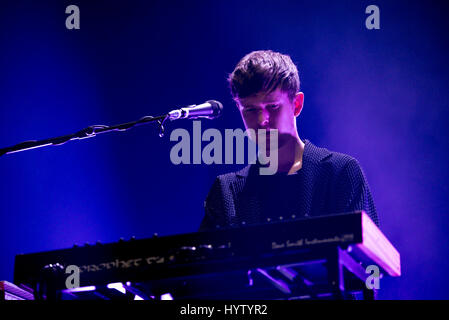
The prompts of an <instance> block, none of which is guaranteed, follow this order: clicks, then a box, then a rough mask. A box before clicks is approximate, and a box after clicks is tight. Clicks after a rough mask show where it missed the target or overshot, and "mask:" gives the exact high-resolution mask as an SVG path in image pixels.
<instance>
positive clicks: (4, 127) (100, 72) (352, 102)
mask: <svg viewBox="0 0 449 320" xmlns="http://www.w3.org/2000/svg"><path fill="white" fill-rule="evenodd" d="M69 4H76V5H78V6H79V7H80V10H81V29H80V30H67V29H66V28H65V19H66V17H67V15H66V14H65V8H66V6H68V5H69ZM370 4H375V5H378V6H379V8H380V26H381V29H380V30H367V29H366V28H365V18H366V17H367V15H366V14H365V8H366V7H367V6H368V5H370ZM448 10H449V5H448V4H447V3H446V2H444V1H440V2H439V1H432V2H426V1H379V0H376V1H354V0H347V1H330V0H329V1H324V0H320V1H295V2H293V1H280V0H277V1H183V2H173V1H158V2H156V1H114V2H112V1H79V0H77V1H61V3H56V2H54V1H3V2H2V4H1V9H0V147H7V146H10V145H13V144H16V143H18V142H22V141H24V140H30V139H44V138H49V137H54V136H59V135H64V134H68V133H72V132H75V131H77V130H79V129H81V128H84V127H86V126H88V125H93V124H106V125H112V124H118V123H123V122H127V121H133V120H137V119H138V118H140V117H142V116H144V115H160V114H163V113H165V112H167V111H169V110H171V109H174V108H175V107H177V106H184V105H189V104H198V103H202V102H204V101H206V100H208V99H216V100H219V101H221V102H222V103H223V104H224V108H225V110H224V115H223V117H222V118H220V119H218V120H215V121H203V122H202V127H203V129H206V128H209V127H215V128H218V129H220V130H221V131H222V132H224V129H225V128H237V127H240V128H243V124H242V121H241V119H240V116H239V113H238V112H237V109H236V108H235V107H234V105H233V103H232V100H231V97H230V95H229V92H228V88H227V84H226V81H225V79H226V76H227V73H229V72H231V71H232V69H233V67H234V66H235V64H236V63H237V62H238V60H239V59H240V58H241V57H242V56H243V55H244V54H246V53H248V52H250V51H252V50H258V49H272V50H276V51H281V52H284V53H288V54H290V55H291V56H292V58H293V60H294V61H295V62H296V63H297V64H298V68H299V71H300V78H301V88H302V91H303V92H304V93H305V107H304V110H303V112H302V114H301V115H300V117H299V119H298V127H299V133H300V137H301V138H307V139H309V140H311V141H312V142H313V143H314V144H316V145H319V146H322V147H326V148H328V149H331V150H334V151H339V152H343V153H347V154H350V155H352V156H354V157H356V158H357V159H358V160H359V162H360V163H361V165H362V167H363V169H364V171H365V174H366V176H367V178H368V181H369V184H370V187H371V191H372V193H373V196H374V199H375V202H376V206H377V209H378V213H379V216H380V219H381V226H382V229H383V231H384V233H385V234H386V236H387V237H388V238H389V239H390V240H391V242H392V243H393V244H394V245H395V247H396V248H397V249H398V250H399V252H400V253H401V256H402V269H403V276H402V277H401V278H394V279H393V278H390V279H383V280H382V281H381V290H380V298H383V299H447V298H449V295H448V293H447V292H448V291H447V288H448V287H449V277H448V275H447V270H449V258H447V253H448V249H449V243H448V237H447V230H448V227H449V218H448V209H449V199H448V186H447V181H448V175H449V172H448V171H449V170H448V166H447V163H448V160H449V159H448V152H447V150H448V146H449V143H448V136H449V135H448V133H449V132H448V131H449V129H448V128H449V126H448V119H449V117H448V110H449V106H448V102H449V101H448V100H449V99H448V90H447V89H448V84H449V83H448V80H449V67H448V62H447V61H448V60H447V56H448V53H449V51H448V44H449V43H448V42H449V41H448V35H447V30H449V29H448V26H449V21H448V19H447V12H448ZM177 127H183V128H187V129H189V130H190V131H191V128H192V123H191V122H190V121H178V122H173V123H169V124H168V125H167V135H166V136H165V137H164V138H162V139H161V138H159V137H158V131H157V129H156V127H155V126H152V125H148V126H144V127H138V128H135V129H133V130H131V131H128V132H126V133H110V134H105V135H101V136H99V137H97V138H94V139H90V140H84V141H74V142H69V143H67V144H66V145H64V146H59V147H48V148H44V149H37V150H31V151H26V152H21V153H17V154H12V155H6V156H3V157H1V158H0V177H1V182H0V210H1V211H0V226H1V232H0V259H1V263H0V280H9V281H12V278H13V266H14V256H15V255H16V254H18V253H29V252H38V251H44V250H51V249H59V248H66V247H71V246H72V245H73V244H74V243H78V244H83V243H85V242H90V243H93V242H95V241H97V240H100V241H102V242H114V241H117V240H118V239H119V238H120V237H124V238H125V239H128V238H130V237H131V236H136V237H137V238H146V237H149V236H151V235H152V234H153V233H154V232H157V233H159V234H160V235H168V234H177V233H185V232H192V231H195V230H197V228H198V226H199V223H200V221H201V218H202V216H203V207H202V206H203V201H204V198H205V196H206V194H207V192H208V189H209V188H210V186H211V184H212V182H213V180H214V178H215V176H216V175H217V174H220V173H224V172H228V171H231V170H234V169H236V167H235V166H230V165H227V166H225V165H221V166H219V165H216V166H207V165H190V166H186V165H185V166H175V165H173V164H172V163H171V162H170V158H169V152H170V148H171V147H172V146H173V145H174V143H173V142H170V140H169V133H170V132H171V131H172V130H174V129H175V128H177Z"/></svg>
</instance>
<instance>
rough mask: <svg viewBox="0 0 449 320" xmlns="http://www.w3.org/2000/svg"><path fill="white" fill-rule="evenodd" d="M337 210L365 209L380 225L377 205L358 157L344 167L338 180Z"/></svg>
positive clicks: (352, 210)
mask: <svg viewBox="0 0 449 320" xmlns="http://www.w3.org/2000/svg"><path fill="white" fill-rule="evenodd" d="M336 201H337V205H336V207H337V211H338V212H341V213H343V212H354V211H361V210H363V211H365V212H366V213H367V214H368V216H369V217H370V218H371V220H373V222H374V223H375V224H376V225H377V226H378V227H380V223H379V218H378V215H377V210H376V206H375V204H374V200H373V196H372V194H371V191H370V188H369V185H368V181H367V179H366V177H365V174H364V172H363V169H362V168H361V166H360V164H359V162H358V161H357V160H356V159H351V160H350V161H349V162H348V163H347V164H346V165H345V167H344V168H343V170H342V172H341V173H340V175H339V177H338V181H337V197H336Z"/></svg>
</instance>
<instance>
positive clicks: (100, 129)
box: [0, 114, 169, 156]
mask: <svg viewBox="0 0 449 320" xmlns="http://www.w3.org/2000/svg"><path fill="white" fill-rule="evenodd" d="M168 118H169V114H166V115H163V116H158V117H152V116H145V117H143V118H141V119H139V120H137V121H132V122H127V123H123V124H118V125H115V126H104V125H93V126H89V127H87V128H84V129H82V130H80V131H78V132H75V133H73V134H69V135H65V136H60V137H55V138H49V139H44V140H30V141H24V142H22V143H19V144H16V145H14V146H12V147H8V148H2V149H0V156H2V155H4V154H8V153H15V152H19V151H24V150H30V149H36V148H40V147H46V146H59V145H62V144H64V143H66V142H67V141H70V140H81V139H86V138H92V137H95V136H96V135H97V134H100V133H106V132H111V131H126V130H128V129H130V128H133V127H135V126H140V125H143V124H146V123H149V122H157V123H158V124H159V136H160V137H163V136H164V126H163V125H164V122H165V121H166V120H167V119H168Z"/></svg>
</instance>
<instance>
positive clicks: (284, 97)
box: [237, 89, 304, 147]
mask: <svg viewBox="0 0 449 320" xmlns="http://www.w3.org/2000/svg"><path fill="white" fill-rule="evenodd" d="M303 102H304V94H303V93H302V92H299V93H297V94H296V96H295V98H294V99H293V101H292V100H291V99H290V98H289V97H288V94H287V93H286V92H283V91H281V90H280V89H277V90H275V91H273V92H271V93H258V94H255V95H252V96H249V97H246V98H242V99H238V100H237V106H238V108H239V110H240V114H241V115H242V119H243V122H244V124H245V127H246V129H253V130H255V132H256V134H257V132H258V130H259V129H266V130H267V142H268V141H269V130H272V129H277V130H278V136H279V139H278V140H279V141H278V147H281V146H282V145H283V144H284V143H285V141H287V140H288V139H291V138H292V137H296V136H297V129H296V117H297V116H298V115H299V113H300V112H301V109H302V106H303Z"/></svg>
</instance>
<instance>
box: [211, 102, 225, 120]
mask: <svg viewBox="0 0 449 320" xmlns="http://www.w3.org/2000/svg"><path fill="white" fill-rule="evenodd" d="M207 102H208V103H210V104H211V106H212V109H213V110H214V113H213V117H214V118H218V117H219V116H221V114H222V113H223V105H222V104H221V102H219V101H217V100H208V101H207Z"/></svg>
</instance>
